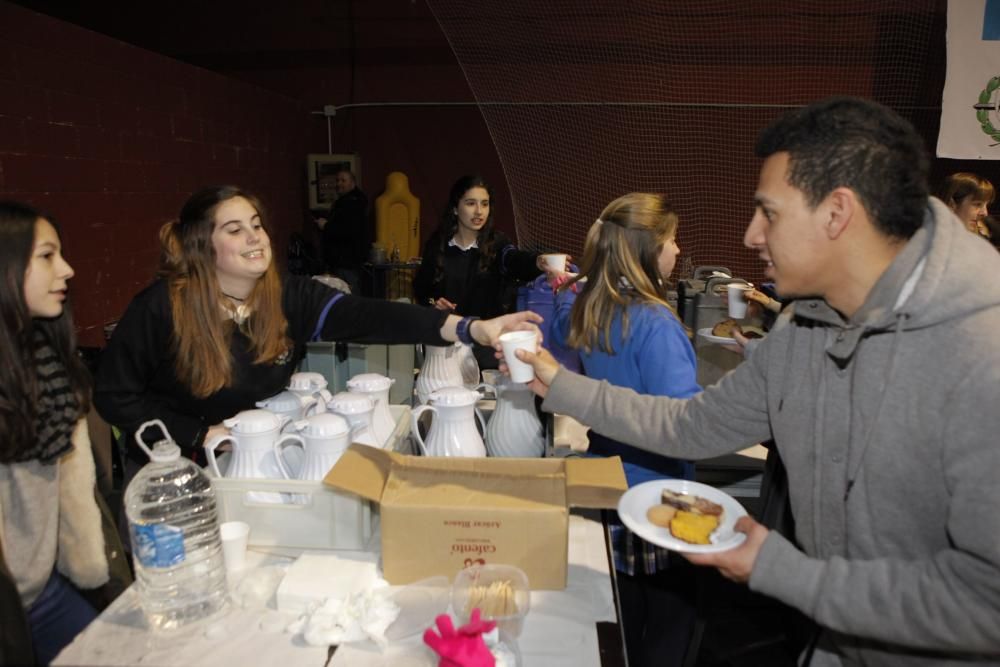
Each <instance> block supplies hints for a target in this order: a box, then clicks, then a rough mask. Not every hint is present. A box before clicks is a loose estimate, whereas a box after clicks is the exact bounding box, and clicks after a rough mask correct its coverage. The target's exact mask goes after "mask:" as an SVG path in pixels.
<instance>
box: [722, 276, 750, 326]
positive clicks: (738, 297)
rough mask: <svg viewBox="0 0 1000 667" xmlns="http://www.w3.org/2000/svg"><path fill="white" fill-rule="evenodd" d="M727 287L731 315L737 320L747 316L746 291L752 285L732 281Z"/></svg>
mask: <svg viewBox="0 0 1000 667" xmlns="http://www.w3.org/2000/svg"><path fill="white" fill-rule="evenodd" d="M726 289H727V290H728V292H729V317H732V318H733V319H736V320H739V319H742V318H744V317H746V316H747V300H746V296H745V294H744V292H746V291H747V290H749V289H750V287H749V286H748V285H744V284H742V283H731V284H730V285H729V286H728V287H727V288H726Z"/></svg>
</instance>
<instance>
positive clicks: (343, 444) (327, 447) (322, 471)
mask: <svg viewBox="0 0 1000 667" xmlns="http://www.w3.org/2000/svg"><path fill="white" fill-rule="evenodd" d="M295 430H296V431H297V432H298V434H299V435H300V436H301V438H300V439H299V441H298V443H295V442H293V441H291V440H279V441H278V442H276V443H274V458H275V460H276V461H277V462H278V468H279V469H280V470H281V474H282V476H284V477H285V479H302V480H319V479H323V478H324V477H326V473H328V472H330V468H332V467H333V464H335V463H336V462H337V459H339V458H340V455H341V454H343V453H344V451H345V450H346V449H347V448H348V447H349V446H350V444H351V430H352V429H351V425H350V424H349V423H348V422H347V419H345V418H344V417H341V416H340V415H335V414H333V413H331V412H321V413H320V414H318V415H313V416H312V417H307V418H306V419H302V420H300V421H297V422H295ZM296 444H298V446H299V447H301V448H302V449H304V450H305V456H304V458H303V460H302V466H301V468H300V469H299V471H298V474H297V475H293V474H292V472H291V471H290V470H289V466H288V464H287V462H286V461H285V456H284V454H285V451H286V449H287V448H288V447H290V446H294V445H296Z"/></svg>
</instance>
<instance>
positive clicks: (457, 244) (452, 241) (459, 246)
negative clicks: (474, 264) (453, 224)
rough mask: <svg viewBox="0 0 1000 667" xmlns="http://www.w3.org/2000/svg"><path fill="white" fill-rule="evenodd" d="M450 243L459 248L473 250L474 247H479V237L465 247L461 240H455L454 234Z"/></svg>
mask: <svg viewBox="0 0 1000 667" xmlns="http://www.w3.org/2000/svg"><path fill="white" fill-rule="evenodd" d="M448 245H450V246H455V247H456V248H458V249H459V250H471V249H472V248H478V247H479V239H475V240H474V241H473V242H472V243H470V244H469V245H467V246H465V247H462V245H461V244H459V242H458V241H456V240H455V237H454V236H452V237H451V240H450V241H448Z"/></svg>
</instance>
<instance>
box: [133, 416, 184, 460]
mask: <svg viewBox="0 0 1000 667" xmlns="http://www.w3.org/2000/svg"><path fill="white" fill-rule="evenodd" d="M152 426H155V427H156V428H158V429H160V432H161V433H162V434H163V439H161V440H159V441H157V442H156V443H154V444H153V448H152V449H150V448H149V445H147V444H146V441H145V440H143V439H142V434H143V432H144V431H145V430H146V429H147V428H150V427H152ZM135 441H136V443H137V444H138V445H139V447H140V448H141V449H142V451H144V452H146V455H147V456H149V460H150V461H153V462H155V463H169V462H170V461H176V460H177V459H179V458H180V457H181V448H180V447H178V446H177V443H176V442H174V439H173V438H171V437H170V432H169V431H167V426H166V424H164V423H163V422H162V421H161V420H159V419H151V420H150V421H148V422H143V424H142V426H140V427H139V428H138V430H136V432H135Z"/></svg>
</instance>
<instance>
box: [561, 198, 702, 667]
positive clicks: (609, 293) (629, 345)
mask: <svg viewBox="0 0 1000 667" xmlns="http://www.w3.org/2000/svg"><path fill="white" fill-rule="evenodd" d="M677 226H678V217H677V214H676V213H675V212H674V210H673V209H672V208H671V207H670V205H669V204H668V203H667V202H666V200H665V198H664V197H663V196H661V195H655V194H645V193H631V194H627V195H625V196H623V197H619V198H618V199H616V200H615V201H613V202H611V203H610V204H608V206H607V208H605V209H604V211H603V212H602V213H601V216H600V218H599V219H598V220H597V221H596V222H595V223H594V224H593V225H592V226H591V228H590V231H589V232H588V234H587V239H586V242H585V245H584V250H583V260H582V261H581V263H580V273H579V275H578V276H577V277H576V278H573V279H570V280H569V281H568V282H567V283H566V284H565V285H563V286H562V287H561V288H560V290H559V292H558V294H557V297H556V314H555V321H554V322H553V324H552V335H553V338H555V339H556V340H557V341H559V342H560V343H561V344H563V345H566V346H568V347H571V348H576V350H577V351H578V352H579V353H580V359H581V361H582V362H583V369H584V373H585V374H586V375H587V376H589V377H592V378H597V379H602V380H607V381H608V382H610V383H611V384H615V385H619V386H622V387H630V388H632V389H634V390H635V391H637V392H639V393H642V394H656V395H662V396H671V397H674V398H687V397H689V396H693V395H694V394H697V393H698V392H700V391H701V387H699V386H698V382H697V379H696V376H697V373H696V370H697V367H696V362H695V354H694V349H693V348H692V347H691V342H690V340H689V339H688V333H687V331H686V330H685V328H684V325H683V324H682V323H681V321H680V319H679V318H678V317H677V313H676V312H675V311H674V309H673V308H672V307H671V306H670V305H669V304H668V303H667V285H666V280H667V277H668V276H669V275H670V273H671V272H672V271H673V269H674V264H675V263H676V261H677V255H678V254H679V253H680V249H679V248H678V246H677ZM576 289H579V290H580V291H579V295H576V294H575V293H574V291H575V290H576ZM588 435H589V439H590V445H589V448H588V450H587V451H588V455H600V456H621V457H622V464H623V466H624V468H625V476H626V479H627V481H628V485H629V486H630V487H632V486H635V485H637V484H641V483H642V482H646V481H650V480H656V479H664V478H679V479H693V478H694V464H692V463H691V462H689V461H681V460H678V459H672V458H667V457H664V456H658V455H656V454H651V453H649V452H646V451H643V450H640V449H637V448H634V447H630V446H628V445H625V444H623V443H620V442H618V441H616V440H612V439H611V438H607V437H605V436H603V435H601V434H599V433H595V432H594V431H590V432H589V434H588ZM611 535H612V540H613V545H612V546H613V550H614V556H615V569H616V571H617V578H618V582H619V592H620V596H621V601H622V613H623V615H624V618H623V624H624V627H625V639H626V645H627V647H628V655H629V664H631V665H654V664H655V665H659V664H663V665H674V664H681V662H682V661H683V659H684V654H685V651H686V649H687V644H688V640H689V638H690V634H691V631H692V628H693V624H694V618H695V616H694V606H693V598H694V595H693V585H692V583H693V582H692V580H693V573H692V571H691V568H690V566H689V565H688V564H687V563H686V561H684V560H683V559H679V558H676V557H673V556H671V555H670V554H669V552H668V551H666V550H665V549H662V548H660V547H657V546H655V545H652V544H649V543H647V542H645V541H643V540H642V539H640V538H639V537H637V536H636V535H634V534H633V533H631V532H630V531H629V530H628V529H627V528H625V527H624V526H623V525H622V524H621V523H620V522H619V521H616V522H615V523H614V525H612V527H611Z"/></svg>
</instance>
